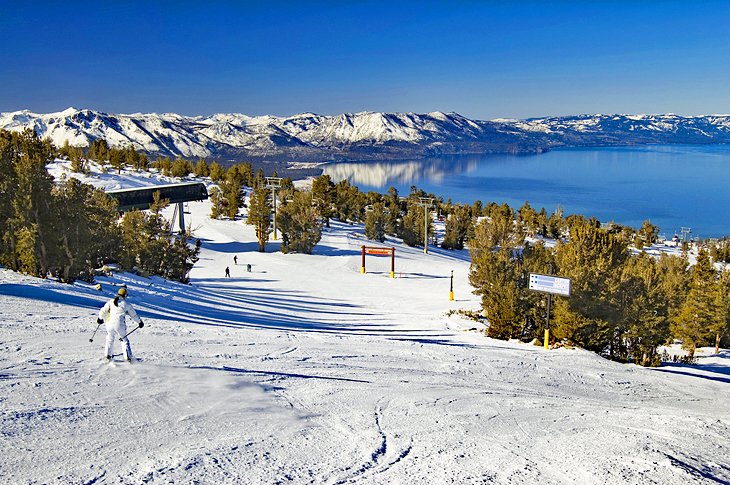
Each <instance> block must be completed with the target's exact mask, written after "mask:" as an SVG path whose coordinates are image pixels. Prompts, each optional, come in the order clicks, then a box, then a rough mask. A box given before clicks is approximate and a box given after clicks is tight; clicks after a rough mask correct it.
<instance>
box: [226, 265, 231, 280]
mask: <svg viewBox="0 0 730 485" xmlns="http://www.w3.org/2000/svg"><path fill="white" fill-rule="evenodd" d="M230 277H231V270H230V269H229V268H228V266H226V278H230Z"/></svg>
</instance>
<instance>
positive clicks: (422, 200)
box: [418, 197, 433, 254]
mask: <svg viewBox="0 0 730 485" xmlns="http://www.w3.org/2000/svg"><path fill="white" fill-rule="evenodd" d="M418 205H420V206H422V207H423V253H424V254H428V209H430V208H431V207H433V197H419V198H418Z"/></svg>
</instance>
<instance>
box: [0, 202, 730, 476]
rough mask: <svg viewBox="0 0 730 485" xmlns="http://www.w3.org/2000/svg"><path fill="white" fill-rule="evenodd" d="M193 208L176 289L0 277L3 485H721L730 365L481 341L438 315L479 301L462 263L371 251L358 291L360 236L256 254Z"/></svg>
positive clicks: (729, 441)
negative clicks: (625, 360) (101, 318)
mask: <svg viewBox="0 0 730 485" xmlns="http://www.w3.org/2000/svg"><path fill="white" fill-rule="evenodd" d="M190 207H191V212H192V214H191V216H190V217H191V220H192V222H193V225H194V227H197V228H198V229H197V230H196V231H197V235H198V236H199V237H202V238H203V251H202V253H201V259H200V261H199V262H198V263H197V265H196V267H195V268H194V270H193V272H192V285H183V284H179V283H174V282H166V281H163V280H161V279H160V278H143V277H138V276H134V275H131V274H126V273H123V274H115V275H114V276H112V277H104V278H98V280H99V281H100V282H101V283H102V287H103V292H102V293H99V292H97V291H96V290H94V289H93V288H92V287H91V286H90V285H87V284H84V283H81V282H79V283H77V284H75V285H60V284H57V283H54V282H51V281H41V280H38V279H34V278H30V277H26V276H22V275H18V274H14V273H11V272H9V271H6V270H0V308H2V313H1V316H0V335H2V336H3V337H2V340H0V424H1V426H0V449H2V450H3V453H0V477H2V481H3V483H11V484H16V483H17V484H26V483H86V484H92V483H152V484H157V483H253V484H257V483H261V484H268V483H323V484H330V485H335V484H352V483H358V484H360V483H365V484H370V483H372V484H381V483H407V484H410V483H414V484H415V483H507V484H512V483H514V484H517V483H535V482H541V483H575V484H592V483H596V484H599V483H601V484H602V483H616V484H619V483H620V484H623V483H661V484H685V483H689V482H694V483H713V484H715V483H729V482H730V458H729V457H730V404H729V403H728V395H729V393H728V389H730V388H729V387H728V386H729V385H730V383H729V382H728V377H729V376H730V365H728V362H730V360H729V359H730V353H729V352H728V351H727V350H725V351H723V353H722V354H721V355H719V356H712V355H710V354H709V350H708V349H703V350H702V353H700V354H699V355H700V356H701V357H700V365H699V366H697V367H688V366H679V365H669V366H663V367H661V368H658V369H644V368H640V367H636V366H633V365H624V364H619V363H615V362H610V361H607V360H604V359H602V358H600V357H599V356H597V355H594V354H592V353H589V352H585V351H582V350H568V349H560V350H554V351H549V352H546V351H544V350H543V349H542V348H541V347H535V346H532V345H528V344H520V343H511V342H503V341H496V340H491V339H487V338H484V337H483V335H481V334H480V333H478V332H474V331H466V330H467V329H470V328H472V327H475V326H477V325H478V324H476V323H475V322H471V321H466V320H462V319H461V318H459V317H456V316H452V317H447V316H446V312H447V311H448V310H450V309H461V308H464V309H475V308H478V305H479V301H478V298H477V297H475V296H474V295H472V294H471V293H470V288H469V286H468V283H467V280H466V277H467V273H468V257H466V256H465V255H464V254H463V253H462V254H459V253H453V252H448V251H442V250H440V249H437V248H434V249H433V250H432V251H430V253H429V255H427V256H425V255H423V253H422V251H421V250H419V249H418V248H407V247H405V246H402V245H400V244H399V243H398V242H397V241H387V242H386V245H388V246H390V245H394V246H396V247H397V250H396V258H397V259H396V273H397V275H399V276H400V274H401V273H402V274H403V277H398V278H395V279H390V278H389V277H388V275H389V261H387V258H370V257H369V259H368V260H367V265H368V273H367V274H365V275H362V274H360V253H359V247H360V245H362V244H363V241H364V240H363V239H362V236H361V235H362V228H361V227H358V226H350V225H345V224H339V223H333V224H332V227H331V228H330V229H329V230H327V231H325V233H324V236H323V239H322V241H321V242H320V244H319V245H318V247H317V249H316V251H315V254H314V255H312V256H306V255H296V254H290V255H284V254H281V253H278V252H273V251H274V250H275V249H276V248H277V247H278V243H276V242H274V243H272V244H270V245H269V246H268V247H267V251H268V252H267V253H265V254H261V253H258V252H257V251H256V249H255V242H254V241H255V237H254V234H253V230H252V228H250V227H249V226H245V225H243V224H242V222H241V221H240V220H239V221H234V222H232V221H210V220H208V219H207V218H206V217H205V216H206V214H207V213H208V212H209V205H208V204H207V203H195V204H192V203H191V204H190ZM169 215H170V214H168V216H169ZM234 254H235V255H237V256H238V260H239V264H238V265H233V264H232V258H233V255H234ZM246 264H252V265H253V272H252V273H247V272H246V271H245V266H246ZM225 266H230V268H231V278H225V277H223V269H224V268H225ZM452 269H453V270H454V273H455V278H454V283H455V293H456V295H457V300H456V301H454V302H450V301H448V288H449V279H448V277H447V275H449V272H450V271H451V270H452ZM121 284H126V285H127V286H128V288H129V291H130V302H131V303H132V304H133V305H134V306H135V308H136V309H137V311H138V312H139V313H140V316H141V317H142V318H143V319H144V320H145V323H146V325H145V327H144V329H142V330H140V331H138V332H136V333H135V334H133V335H132V336H131V337H130V339H131V341H132V348H133V351H134V353H135V355H137V356H138V357H140V359H141V361H139V362H136V363H132V364H129V363H126V362H122V361H121V357H116V361H115V362H113V363H111V364H108V363H106V362H104V361H103V356H102V353H103V350H102V349H103V341H104V337H105V335H104V334H103V329H102V331H100V333H97V335H96V336H95V338H94V342H93V343H89V342H88V339H89V338H90V336H91V333H92V332H93V330H94V328H95V326H96V325H95V320H96V316H95V315H96V312H97V311H98V309H99V308H100V307H101V305H102V304H103V302H104V301H105V299H107V298H109V297H110V296H111V295H113V294H114V293H115V291H116V288H117V285H121ZM118 352H119V350H118V348H117V353H118Z"/></svg>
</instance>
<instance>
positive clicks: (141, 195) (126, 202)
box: [106, 182, 208, 232]
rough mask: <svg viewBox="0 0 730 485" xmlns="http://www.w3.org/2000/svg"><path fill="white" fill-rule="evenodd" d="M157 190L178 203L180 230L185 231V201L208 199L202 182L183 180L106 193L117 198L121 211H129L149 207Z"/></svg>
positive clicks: (165, 197) (177, 211)
mask: <svg viewBox="0 0 730 485" xmlns="http://www.w3.org/2000/svg"><path fill="white" fill-rule="evenodd" d="M155 192H159V193H160V199H168V200H169V201H170V203H171V204H177V207H176V209H175V212H176V213H177V217H178V223H179V227H180V232H184V231H185V216H184V214H185V211H184V210H183V203H185V202H192V201H201V200H207V199H208V190H207V189H206V188H205V184H204V183H202V182H183V183H179V184H167V185H148V186H145V187H135V188H131V189H117V190H107V191H106V194H107V195H108V196H110V197H113V198H114V199H116V200H117V203H118V209H119V211H120V212H128V211H131V210H134V209H139V210H146V209H149V208H150V205H151V204H152V203H153V202H154V201H155ZM173 219H174V216H173Z"/></svg>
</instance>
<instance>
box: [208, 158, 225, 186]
mask: <svg viewBox="0 0 730 485" xmlns="http://www.w3.org/2000/svg"><path fill="white" fill-rule="evenodd" d="M223 177H225V171H224V170H223V167H221V166H220V165H218V162H215V161H214V162H211V164H210V179H211V180H212V181H213V182H220V181H221V180H223Z"/></svg>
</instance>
